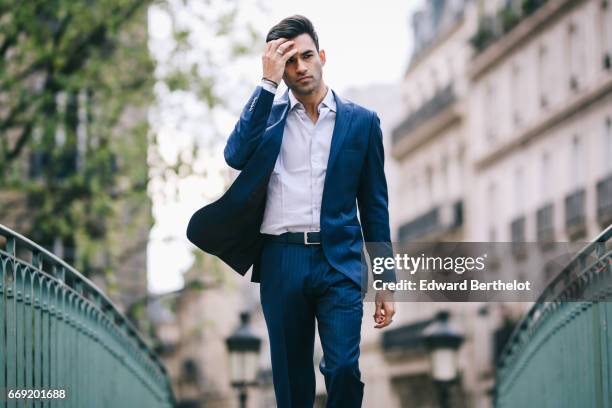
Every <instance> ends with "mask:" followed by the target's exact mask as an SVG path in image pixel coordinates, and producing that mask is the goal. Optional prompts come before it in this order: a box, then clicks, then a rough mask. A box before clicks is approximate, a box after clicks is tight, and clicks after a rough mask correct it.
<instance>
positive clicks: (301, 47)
mask: <svg viewBox="0 0 612 408" xmlns="http://www.w3.org/2000/svg"><path fill="white" fill-rule="evenodd" d="M291 41H293V42H294V43H295V47H297V49H298V52H305V51H307V50H312V51H315V52H316V50H317V47H316V46H315V43H314V41H313V40H312V38H311V37H310V35H308V34H306V33H304V34H300V35H298V36H297V37H295V38H292V39H291Z"/></svg>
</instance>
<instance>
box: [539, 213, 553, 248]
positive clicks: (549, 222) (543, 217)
mask: <svg viewBox="0 0 612 408" xmlns="http://www.w3.org/2000/svg"><path fill="white" fill-rule="evenodd" d="M553 209H554V207H553V204H552V203H551V204H547V205H545V206H543V207H541V208H539V209H538V210H537V211H536V236H537V239H538V242H539V244H540V248H542V249H548V248H550V246H551V244H552V243H553V241H554V240H555V227H554V212H553Z"/></svg>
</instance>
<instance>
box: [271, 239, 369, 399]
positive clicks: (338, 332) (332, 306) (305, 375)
mask: <svg viewBox="0 0 612 408" xmlns="http://www.w3.org/2000/svg"><path fill="white" fill-rule="evenodd" d="M260 295H261V303H262V308H263V312H264V317H265V320H266V325H267V328H268V335H269V338H270V351H271V356H272V373H273V379H274V392H275V395H276V400H277V406H278V407H280V408H289V407H291V408H296V407H309V408H311V407H312V406H313V403H314V397H315V376H314V364H313V352H314V333H315V323H316V324H317V327H318V330H319V336H320V339H321V345H322V347H323V354H324V357H323V359H322V360H321V363H320V364H319V369H320V370H321V372H322V373H323V375H324V378H325V386H326V389H327V392H328V404H327V406H328V407H343V408H345V407H346V408H352V407H360V406H361V400H362V398H363V382H361V380H360V372H359V365H358V359H359V342H360V332H361V321H362V317H363V302H362V294H361V290H360V288H359V286H358V285H357V284H356V283H355V282H353V281H352V280H351V279H350V278H348V277H347V276H345V275H344V274H342V273H341V272H339V271H337V270H336V269H334V268H332V267H331V266H330V264H329V263H328V262H327V260H326V259H325V257H324V255H323V251H322V248H321V246H320V245H313V246H304V245H295V244H283V243H273V242H266V243H265V245H264V247H263V251H262V255H261V283H260Z"/></svg>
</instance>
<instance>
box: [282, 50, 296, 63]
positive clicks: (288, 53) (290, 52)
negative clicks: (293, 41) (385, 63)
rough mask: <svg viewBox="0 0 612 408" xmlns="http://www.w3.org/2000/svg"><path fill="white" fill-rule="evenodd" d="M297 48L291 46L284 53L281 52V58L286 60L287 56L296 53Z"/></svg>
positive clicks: (289, 56)
mask: <svg viewBox="0 0 612 408" xmlns="http://www.w3.org/2000/svg"><path fill="white" fill-rule="evenodd" d="M297 52H298V50H297V48H295V47H294V48H292V49H290V50H289V51H287V52H286V53H284V54H283V60H284V61H287V60H288V59H289V58H291V57H293V56H294V55H295V54H297Z"/></svg>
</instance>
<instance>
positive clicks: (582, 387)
mask: <svg viewBox="0 0 612 408" xmlns="http://www.w3.org/2000/svg"><path fill="white" fill-rule="evenodd" d="M611 236H612V225H611V226H609V227H608V228H607V229H606V230H604V231H603V232H602V233H601V234H600V235H599V236H598V237H597V238H596V239H595V240H593V242H591V243H589V244H587V245H586V246H585V247H584V248H583V249H582V250H580V251H579V252H578V253H577V254H576V255H575V256H574V257H573V258H572V260H571V261H570V262H569V263H568V264H567V266H565V267H564V268H563V270H562V271H561V272H560V273H559V274H558V275H557V276H556V277H555V278H554V279H552V281H551V282H550V283H549V284H548V285H547V287H546V288H545V290H544V291H543V293H542V294H541V295H540V296H539V298H538V300H537V302H535V304H534V305H533V306H532V307H531V309H530V310H529V312H528V313H527V314H526V315H525V316H524V318H523V319H522V320H521V321H520V322H519V324H518V325H517V327H516V329H515V330H514V333H513V334H512V335H511V337H510V339H509V340H508V343H507V344H506V346H505V348H504V350H503V351H502V354H501V357H500V359H499V362H498V367H497V374H496V375H497V379H496V390H495V391H496V392H495V401H496V406H497V407H499V408H502V407H504V408H505V407H538V408H541V407H555V408H557V407H596V408H604V407H605V408H609V407H612V332H611V328H612V302H610V299H611V297H612V240H611V239H610V237H611Z"/></svg>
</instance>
